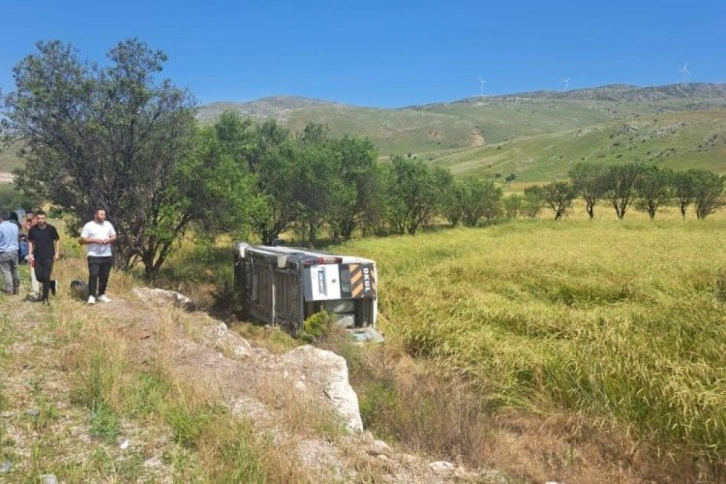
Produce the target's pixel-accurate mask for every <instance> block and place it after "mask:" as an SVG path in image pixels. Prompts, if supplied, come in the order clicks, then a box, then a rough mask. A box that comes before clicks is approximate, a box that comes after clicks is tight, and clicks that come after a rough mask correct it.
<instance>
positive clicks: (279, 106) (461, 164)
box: [198, 83, 726, 181]
mask: <svg viewBox="0 0 726 484" xmlns="http://www.w3.org/2000/svg"><path fill="white" fill-rule="evenodd" d="M224 110H233V111H236V112H238V113H240V114H241V115H243V116H249V117H251V118H252V119H257V120H262V119H268V118H275V119H277V120H278V121H279V122H280V123H281V124H283V125H286V126H288V127H289V128H290V129H292V130H293V131H295V130H298V129H300V128H302V127H303V126H304V125H305V124H306V123H307V122H311V121H312V122H317V123H323V124H326V125H327V126H328V127H329V128H330V131H331V134H332V135H334V136H342V135H345V134H352V135H361V136H367V137H369V138H371V139H372V140H373V141H374V143H375V144H376V145H377V146H378V148H379V152H380V155H381V156H382V157H387V156H389V155H393V154H408V153H412V154H416V155H417V156H419V157H421V158H423V159H425V160H428V161H431V162H433V163H437V164H441V165H443V166H448V167H450V168H451V170H452V171H453V172H454V173H456V174H467V173H471V174H475V175H479V176H496V175H497V174H499V175H506V174H510V173H514V174H516V175H517V177H518V179H519V180H521V181H543V180H551V179H557V178H563V177H565V176H566V173H567V170H568V169H569V166H570V165H571V164H573V163H575V162H578V161H597V162H602V163H617V162H622V161H647V162H654V163H662V164H664V165H665V166H670V167H673V168H678V169H682V168H689V167H700V168H708V169H712V170H714V171H718V172H721V173H726V161H725V160H726V158H725V157H724V155H725V154H726V153H725V150H726V84H699V83H687V84H674V85H668V86H657V87H636V86H628V85H610V86H603V87H598V88H591V89H579V90H573V91H568V92H554V91H538V92H529V93H521V94H512V95H505V96H486V97H479V96H475V97H472V98H467V99H462V100H460V101H456V102H451V103H436V104H427V105H420V106H408V107H404V108H399V109H376V108H364V107H355V106H349V105H344V104H340V103H333V102H328V101H321V100H314V99H305V98H299V97H292V96H276V97H271V98H264V99H260V100H258V101H253V102H247V103H215V104H211V105H206V106H201V107H200V108H199V111H198V118H199V119H200V120H201V121H203V122H210V121H212V120H213V119H215V118H216V117H217V116H218V115H219V114H220V113H221V112H222V111H224Z"/></svg>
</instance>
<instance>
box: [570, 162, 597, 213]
mask: <svg viewBox="0 0 726 484" xmlns="http://www.w3.org/2000/svg"><path fill="white" fill-rule="evenodd" d="M604 174H605V170H604V169H603V167H601V166H600V165H594V164H592V163H578V164H576V165H575V166H574V167H573V168H572V169H571V170H570V172H569V176H570V179H571V180H572V186H573V188H574V190H575V192H577V193H578V194H579V195H580V196H582V198H583V199H584V200H585V210H587V215H588V216H589V217H590V219H591V220H592V218H593V217H595V204H596V203H597V202H598V200H600V199H601V198H602V197H603V195H604V194H605V191H606V187H605V183H604Z"/></svg>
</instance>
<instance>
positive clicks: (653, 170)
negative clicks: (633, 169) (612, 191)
mask: <svg viewBox="0 0 726 484" xmlns="http://www.w3.org/2000/svg"><path fill="white" fill-rule="evenodd" d="M672 186H673V172H672V171H670V170H667V169H661V168H659V167H657V166H655V165H652V166H646V167H643V171H642V173H641V175H640V179H639V181H638V185H637V186H636V190H635V195H636V199H635V208H637V209H638V210H640V211H643V212H647V213H648V217H650V219H651V220H653V219H654V218H655V214H656V212H657V211H658V209H659V208H660V207H662V206H663V205H665V204H666V203H667V202H668V201H669V200H670V199H671V193H672V192H673V190H672Z"/></svg>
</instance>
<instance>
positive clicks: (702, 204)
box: [688, 169, 726, 220]
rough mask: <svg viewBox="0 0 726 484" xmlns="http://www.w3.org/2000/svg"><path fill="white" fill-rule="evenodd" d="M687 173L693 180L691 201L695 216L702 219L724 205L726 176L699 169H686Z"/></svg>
mask: <svg viewBox="0 0 726 484" xmlns="http://www.w3.org/2000/svg"><path fill="white" fill-rule="evenodd" d="M688 173H689V174H690V176H691V179H692V182H693V203H694V205H695V206H696V217H697V218H698V219H699V220H703V219H705V218H706V217H708V216H709V215H710V214H712V213H714V212H715V211H716V210H718V209H719V208H720V207H722V206H723V205H724V203H725V201H724V186H725V185H726V177H724V176H720V175H718V174H716V173H714V172H712V171H708V170H700V169H692V170H688Z"/></svg>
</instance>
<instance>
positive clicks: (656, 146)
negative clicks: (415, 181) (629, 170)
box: [434, 111, 726, 182]
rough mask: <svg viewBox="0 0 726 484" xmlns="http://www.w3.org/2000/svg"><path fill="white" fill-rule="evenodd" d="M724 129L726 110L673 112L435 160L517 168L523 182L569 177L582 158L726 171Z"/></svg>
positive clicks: (474, 167)
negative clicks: (568, 173)
mask: <svg viewBox="0 0 726 484" xmlns="http://www.w3.org/2000/svg"><path fill="white" fill-rule="evenodd" d="M724 132H726V118H725V117H724V116H723V111H701V112H692V113H673V114H667V115H658V116H653V117H648V118H640V119H635V118H634V119H630V120H619V121H610V122H608V123H604V124H599V125H592V126H589V127H583V128H577V129H571V130H568V131H560V132H557V133H548V134H543V135H539V136H530V137H522V138H518V139H515V140H513V141H510V142H506V143H501V144H498V145H494V146H486V147H482V148H471V149H465V150H459V151H457V152H453V153H449V154H445V155H443V156H440V157H437V158H435V160H434V162H435V163H437V164H439V165H442V166H445V167H447V168H449V169H450V170H451V171H452V172H453V173H454V174H457V175H460V176H462V175H471V174H474V175H478V176H485V177H493V176H495V175H496V174H497V173H498V174H500V175H501V176H502V177H503V176H506V175H508V174H510V173H514V174H516V175H517V179H518V181H523V182H550V181H553V180H558V179H566V178H567V172H568V171H569V170H570V168H571V167H572V166H573V165H574V164H575V163H578V162H590V163H598V164H603V165H613V164H617V163H625V162H645V163H655V164H658V165H660V166H666V167H669V168H673V169H676V170H685V169H688V168H702V169H707V170H712V171H714V172H717V173H726V164H724V163H723V160H724V158H725V157H726V136H724V134H723V133H724Z"/></svg>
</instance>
